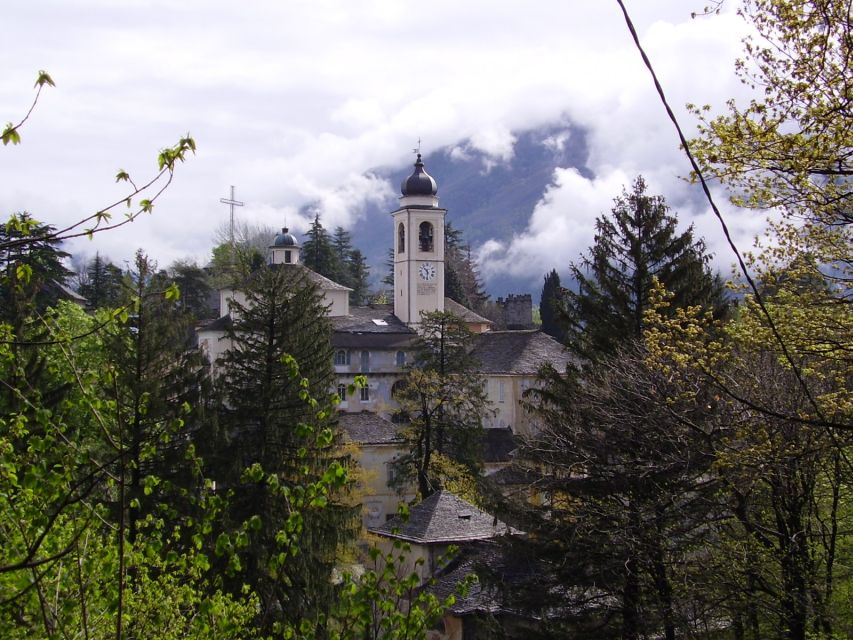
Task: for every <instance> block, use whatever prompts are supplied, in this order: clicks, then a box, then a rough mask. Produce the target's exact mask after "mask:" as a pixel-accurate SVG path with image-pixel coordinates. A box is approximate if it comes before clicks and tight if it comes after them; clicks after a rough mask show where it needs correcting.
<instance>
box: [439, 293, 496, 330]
mask: <svg viewBox="0 0 853 640" xmlns="http://www.w3.org/2000/svg"><path fill="white" fill-rule="evenodd" d="M444 310H445V311H447V312H448V313H452V314H453V315H455V316H459V317H460V318H462V319H463V320H464V321H465V322H485V323H486V324H492V321H491V320H489V319H488V318H484V317H483V316H480V315H477V314H476V313H474V312H473V311H471V310H470V309H469V308H468V307H463V306H462V305H461V304H459V303H458V302H456V301H455V300H451V299H450V298H445V299H444Z"/></svg>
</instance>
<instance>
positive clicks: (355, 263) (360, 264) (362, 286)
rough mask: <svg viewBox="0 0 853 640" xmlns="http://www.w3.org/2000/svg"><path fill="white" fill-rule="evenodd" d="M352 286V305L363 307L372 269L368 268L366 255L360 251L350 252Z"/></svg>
mask: <svg viewBox="0 0 853 640" xmlns="http://www.w3.org/2000/svg"><path fill="white" fill-rule="evenodd" d="M349 255H350V258H349V262H350V277H351V278H352V279H351V280H350V284H349V285H348V286H350V287H352V292H350V304H354V305H361V304H364V302H365V300H366V299H367V286H368V285H367V278H368V277H369V276H370V267H368V266H367V259H366V258H365V257H364V254H362V253H361V251H359V250H358V249H353V250H352V251H350V254H349Z"/></svg>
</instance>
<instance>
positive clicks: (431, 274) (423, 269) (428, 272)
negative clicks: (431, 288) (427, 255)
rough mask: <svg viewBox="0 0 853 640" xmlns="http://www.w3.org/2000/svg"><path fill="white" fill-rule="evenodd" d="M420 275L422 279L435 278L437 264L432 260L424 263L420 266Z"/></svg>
mask: <svg viewBox="0 0 853 640" xmlns="http://www.w3.org/2000/svg"><path fill="white" fill-rule="evenodd" d="M418 275H420V277H421V280H425V281H427V282H431V281H433V280H435V265H434V264H433V263H432V262H424V263H422V264H421V266H420V267H419V268H418Z"/></svg>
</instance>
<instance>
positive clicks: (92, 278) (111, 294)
mask: <svg viewBox="0 0 853 640" xmlns="http://www.w3.org/2000/svg"><path fill="white" fill-rule="evenodd" d="M86 275H87V278H86V282H85V284H82V285H80V295H81V296H83V297H84V298H86V302H87V304H88V307H89V308H90V309H100V308H102V307H117V306H119V304H120V302H119V301H120V299H121V296H122V280H123V278H124V274H123V273H122V271H121V269H119V268H118V267H117V266H116V265H114V264H113V263H112V262H110V261H109V260H105V259H103V258H101V254H100V253H96V254H95V257H94V258H93V259H92V261H91V262H90V263H89V266H88V267H87V268H86Z"/></svg>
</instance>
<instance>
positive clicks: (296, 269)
mask: <svg viewBox="0 0 853 640" xmlns="http://www.w3.org/2000/svg"><path fill="white" fill-rule="evenodd" d="M264 268H265V269H278V270H280V271H286V272H287V271H289V272H291V274H292V275H293V276H294V277H296V276H298V275H299V274H304V275H305V276H306V277H307V278H308V280H310V281H311V282H313V283H314V284H316V285H317V287H318V288H319V289H321V290H324V291H352V289H350V288H349V287H345V286H344V285H342V284H338V283H337V282H335V281H334V280H329V278H327V277H326V276H321V275H320V274H319V273H317V272H316V271H313V270H312V269H309V268H308V267H306V266H305V265H304V264H301V263H300V264H284V263H281V264H268V265H266V266H265V267H264ZM255 273H258V272H255ZM254 277H255V275H254V273H252V274H249V275H248V276H246V278H244V279H243V281H242V282H241V283H240V284H238V285H236V286H234V287H225V288H226V289H235V290H241V289H245V288H246V286H247V284H248V283H249V282H251V281H252V278H254Z"/></svg>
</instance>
